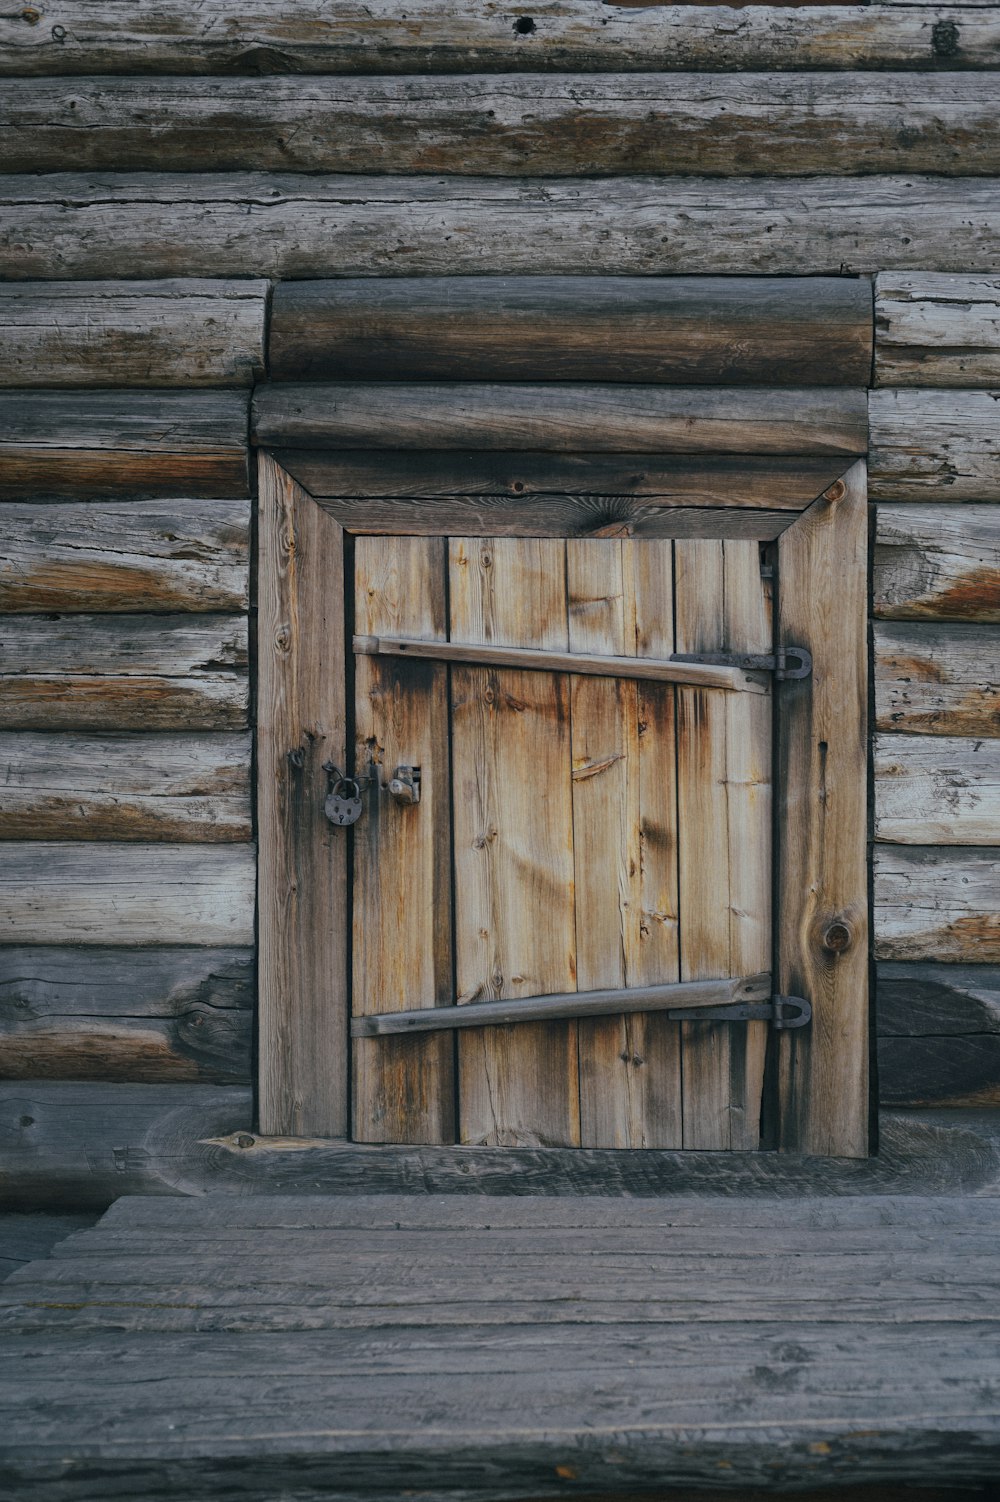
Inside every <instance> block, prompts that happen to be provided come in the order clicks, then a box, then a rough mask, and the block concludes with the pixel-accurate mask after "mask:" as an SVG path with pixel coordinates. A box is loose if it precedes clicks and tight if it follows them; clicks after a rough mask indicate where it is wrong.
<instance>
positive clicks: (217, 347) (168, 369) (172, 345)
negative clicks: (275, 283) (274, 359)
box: [0, 278, 268, 387]
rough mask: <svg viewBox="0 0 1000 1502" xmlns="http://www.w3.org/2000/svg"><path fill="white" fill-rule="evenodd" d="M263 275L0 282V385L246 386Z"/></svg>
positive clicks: (253, 376) (259, 343)
mask: <svg viewBox="0 0 1000 1502" xmlns="http://www.w3.org/2000/svg"><path fill="white" fill-rule="evenodd" d="M267 292H268V285H267V283H266V282H260V281H257V282H250V281H244V282H235V281H214V282H211V281H199V280H196V279H194V278H191V279H175V280H173V281H163V282H129V283H123V282H91V283H89V284H88V285H87V286H86V287H80V286H78V285H76V284H75V283H73V282H44V283H37V282H19V283H14V284H9V285H3V286H0V339H2V341H3V348H4V360H3V364H2V365H0V387H5V386H7V387H17V386H47V387H74V386H90V387H93V386H187V387H190V386H252V385H253V383H254V381H255V380H258V379H259V378H260V376H261V375H262V373H263V369H264V314H265V310H266V305H267Z"/></svg>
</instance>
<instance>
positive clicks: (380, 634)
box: [347, 536, 773, 1150]
mask: <svg viewBox="0 0 1000 1502" xmlns="http://www.w3.org/2000/svg"><path fill="white" fill-rule="evenodd" d="M352 551H353V625H354V632H355V640H356V643H360V644H361V647H362V650H359V651H357V652H356V653H355V654H354V656H353V659H352V661H353V685H354V687H353V712H354V734H353V770H354V772H355V773H356V775H358V776H359V777H360V778H361V779H362V780H364V779H366V778H367V779H368V781H367V783H366V785H365V786H364V789H363V802H364V811H363V814H362V816H361V818H360V819H359V820H358V822H357V823H356V824H355V825H354V826H353V832H352V849H351V854H350V856H349V861H350V869H351V889H352V892H353V919H352V925H351V927H352V941H351V995H352V1013H353V1016H354V1019H355V1023H354V1026H353V1029H352V1030H353V1031H354V1032H355V1034H357V1033H359V1032H362V1031H363V1030H364V1026H365V1025H366V1024H365V1023H364V1022H363V1020H362V1019H367V1018H372V1017H375V1018H378V1017H379V1016H384V1015H385V1014H388V1013H399V1012H411V1011H419V1010H422V1009H430V1008H434V1009H437V1008H452V1007H457V1008H462V1007H468V1006H476V1007H478V1006H482V1005H483V1004H494V1005H498V1004H499V1005H502V1004H503V1003H506V1002H511V1001H514V1000H517V999H521V998H528V997H551V996H553V995H558V996H565V995H566V994H567V993H579V994H580V995H581V1001H584V1000H585V998H586V997H587V996H588V995H590V993H594V992H599V991H604V990H611V991H616V990H623V991H627V990H633V989H637V988H650V987H658V986H659V987H662V986H669V985H676V986H679V985H680V984H681V983H682V982H689V981H708V980H725V979H729V978H737V979H738V978H743V977H752V976H755V975H760V974H761V973H764V972H769V971H770V970H771V968H772V962H771V955H772V935H771V888H772V851H771V778H772V719H773V702H772V694H771V691H770V683H769V681H767V680H766V679H765V678H764V677H763V676H761V675H747V674H744V675H743V676H742V679H741V680H740V679H739V676H738V675H736V674H735V671H734V670H729V676H728V677H727V675H726V672H725V671H723V670H720V671H719V673H718V678H719V685H718V686H706V685H704V684H691V683H687V684H685V683H677V682H676V681H661V680H654V679H651V678H648V677H643V676H634V675H633V672H632V670H628V671H626V670H619V671H617V672H613V671H610V670H608V669H606V668H605V669H604V670H601V671H597V672H592V671H588V672H586V673H584V672H578V671H572V670H571V669H572V667H573V664H572V662H566V661H565V655H566V654H576V655H579V656H581V658H583V657H586V656H591V657H594V656H596V657H619V658H629V659H641V658H644V659H653V660H656V662H661V661H662V660H664V659H668V658H670V657H671V656H672V655H673V654H682V655H683V654H706V653H707V654H711V653H713V652H729V653H733V652H761V653H767V652H769V651H770V650H771V648H772V617H771V600H770V584H769V579H768V577H767V576H768V574H769V570H767V569H764V568H762V559H761V546H760V544H759V543H758V542H756V541H743V540H735V541H729V540H724V541H723V540H711V541H701V540H686V539H685V540H677V541H673V540H671V539H669V538H656V539H650V540H633V539H614V540H606V539H564V538H547V537H543V538H539V537H533V538H526V537H512V536H502V537H481V536H475V537H463V536H452V537H438V536H421V537H416V536H406V537H391V536H377V537H376V536H357V537H355V538H354V539H353V542H352ZM351 572H352V570H351V566H350V562H349V564H348V568H347V575H348V580H349V581H350V576H351ZM393 638H399V639H403V640H404V642H405V641H419V642H422V643H425V644H426V643H436V644H438V646H437V647H436V648H433V649H431V648H426V649H425V650H428V651H432V652H433V651H437V652H439V653H440V655H438V656H434V655H429V656H421V657H419V658H415V657H413V656H407V649H405V648H404V649H402V650H397V651H393V650H392V639H393ZM373 642H374V643H375V644H376V645H375V646H374V647H373V646H372V643H373ZM379 643H381V644H382V646H383V647H384V646H385V644H386V643H388V647H387V648H386V649H385V650H382V649H381V648H380V646H379ZM442 644H446V645H444V646H443V645H442ZM461 644H465V646H466V647H467V648H469V649H470V650H469V651H467V652H466V653H465V654H464V655H463V656H462V657H461V659H460V660H458V659H456V657H455V652H456V651H458V648H459V647H460V646H461ZM506 648H520V649H530V650H533V651H536V652H539V653H545V654H562V658H561V659H559V660H556V659H555V658H554V656H552V657H551V659H550V660H551V662H552V663H553V664H554V665H549V660H547V659H546V658H544V657H539V658H538V659H534V660H532V662H531V665H530V666H525V665H524V663H523V661H521V660H518V661H517V662H515V663H511V662H509V661H504V660H503V653H502V652H500V653H499V654H498V652H497V649H506ZM471 649H475V650H471ZM449 650H450V651H451V655H450V656H449V655H448V653H449ZM491 655H494V656H497V655H499V658H500V660H498V661H492V662H491V661H490V660H489V657H490V656H491ZM636 671H638V669H637V670H636ZM350 676H351V675H350V671H349V674H348V682H349V683H350ZM348 697H349V702H350V698H351V695H350V690H349V695H348ZM400 767H410V768H418V769H419V802H416V803H402V802H398V801H396V799H395V798H394V796H393V795H392V793H391V792H390V791H389V789H388V783H389V782H390V781H391V780H392V778H393V774H394V773H395V771H396V769H397V768H400ZM470 1015H473V1014H470ZM439 1020H443V1019H439ZM766 1041H767V1027H766V1024H765V1023H764V1022H761V1021H742V1022H732V1021H698V1020H693V1019H692V1020H687V1021H676V1020H671V1019H670V1018H669V1017H668V1016H667V1015H665V1013H663V1012H662V1011H661V1012H657V1011H640V1010H636V1011H633V1012H630V1011H629V1009H628V1007H627V1006H621V1007H620V1009H619V1010H617V1011H615V1012H611V1013H606V1014H604V1015H597V1016H593V1015H590V1016H577V1017H573V1016H559V1017H556V1018H554V1019H552V1018H549V1019H544V1020H533V1021H519V1022H516V1023H506V1024H503V1025H495V1026H474V1027H472V1026H470V1027H460V1028H457V1029H453V1028H450V1027H449V1028H446V1029H443V1030H440V1031H429V1032H417V1033H413V1034H388V1035H377V1036H355V1037H354V1039H353V1043H352V1060H351V1076H352V1081H351V1085H352V1091H351V1093H352V1120H351V1130H352V1135H353V1136H354V1137H355V1138H356V1139H357V1140H360V1141H365V1142H412V1143H449V1142H454V1141H460V1142H463V1143H473V1144H493V1145H503V1146H539V1145H542V1146H585V1147H619V1148H622V1147H625V1148H627V1147H691V1148H701V1149H743V1150H747V1149H754V1148H756V1147H758V1146H759V1145H760V1127H761V1110H762V1101H763V1098H764V1078H765V1052H766Z"/></svg>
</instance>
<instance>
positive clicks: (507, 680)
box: [448, 537, 580, 1147]
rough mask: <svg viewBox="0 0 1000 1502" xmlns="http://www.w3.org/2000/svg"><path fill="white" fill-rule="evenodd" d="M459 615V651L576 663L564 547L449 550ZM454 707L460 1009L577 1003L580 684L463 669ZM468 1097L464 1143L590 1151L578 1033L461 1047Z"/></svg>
mask: <svg viewBox="0 0 1000 1502" xmlns="http://www.w3.org/2000/svg"><path fill="white" fill-rule="evenodd" d="M448 603H449V616H450V620H449V634H450V635H451V636H453V637H457V638H459V639H460V640H463V641H470V642H475V641H480V642H498V641H499V642H503V643H504V644H509V645H511V646H521V647H542V648H552V649H562V650H565V648H566V645H567V642H568V639H569V634H568V632H569V628H568V622H567V596H566V561H565V543H563V542H562V541H559V540H556V539H541V540H538V539H523V538H478V539H477V538H462V537H458V538H451V539H449V549H448ZM451 709H452V715H451V731H452V767H453V777H452V785H453V820H454V824H453V829H454V835H453V839H454V862H455V866H454V884H455V985H456V988H457V1001H458V1004H459V1005H462V1003H463V1002H473V1001H480V1002H488V1001H490V1000H491V999H494V998H502V999H506V998H508V997H517V996H537V995H541V994H543V993H545V992H560V991H573V990H576V989H577V987H576V913H575V906H574V898H573V790H572V744H571V723H570V692H569V679H568V677H567V676H566V675H565V674H563V673H532V672H526V671H521V670H518V669H514V668H501V669H490V668H477V667H457V666H456V667H454V668H453V669H452V671H451ZM536 789H543V790H544V792H543V793H542V795H541V796H538V795H537V794H536ZM458 1098H459V1138H460V1141H462V1142H464V1143H471V1144H479V1145H489V1146H501V1147H503V1146H508V1147H520V1146H528V1147H562V1146H575V1145H577V1144H579V1141H580V1099H579V1054H578V1047H577V1024H576V1023H575V1022H573V1021H570V1022H529V1023H525V1024H523V1025H522V1026H518V1027H513V1026H510V1027H496V1028H483V1029H481V1030H479V1029H477V1030H476V1031H475V1032H472V1033H463V1034H460V1036H459V1038H458Z"/></svg>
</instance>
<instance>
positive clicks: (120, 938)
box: [0, 841, 255, 946]
mask: <svg viewBox="0 0 1000 1502" xmlns="http://www.w3.org/2000/svg"><path fill="white" fill-rule="evenodd" d="M254 875H255V859H254V851H253V847H252V846H250V845H85V844H63V843H61V842H59V843H57V842H55V841H52V842H48V843H41V842H35V843H32V842H27V843H20V844H19V843H13V842H10V843H4V844H3V845H0V940H2V942H3V943H5V944H99V945H102V946H107V945H117V944H125V945H131V944H179V943H183V944H196V945H216V946H217V945H219V944H251V943H253V914H254Z"/></svg>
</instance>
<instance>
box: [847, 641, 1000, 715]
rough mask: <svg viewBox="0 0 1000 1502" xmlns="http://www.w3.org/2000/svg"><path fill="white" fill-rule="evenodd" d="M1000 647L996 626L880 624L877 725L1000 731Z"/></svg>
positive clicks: (876, 673) (877, 663)
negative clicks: (999, 676) (999, 675)
mask: <svg viewBox="0 0 1000 1502" xmlns="http://www.w3.org/2000/svg"><path fill="white" fill-rule="evenodd" d="M997 648H998V635H997V632H996V631H995V630H993V629H991V628H990V627H984V626H979V627H976V626H938V625H924V624H912V625H911V624H909V623H907V624H905V625H904V624H900V625H895V624H879V625H876V627H875V717H876V725H877V728H878V729H879V730H894V731H905V732H908V733H910V734H914V733H915V734H920V735H986V736H998V735H1000V685H998V682H997Z"/></svg>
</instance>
